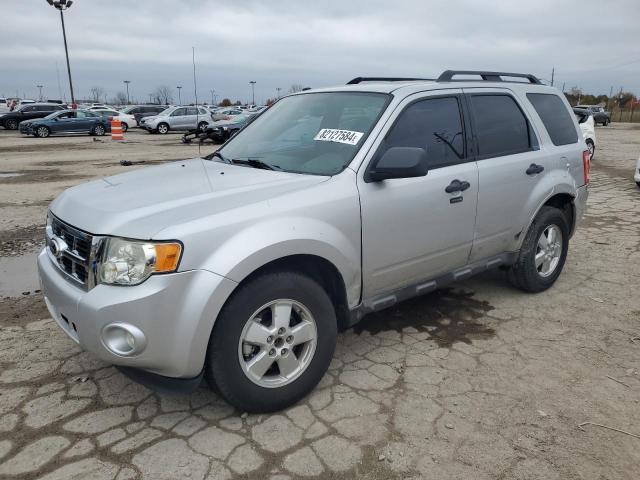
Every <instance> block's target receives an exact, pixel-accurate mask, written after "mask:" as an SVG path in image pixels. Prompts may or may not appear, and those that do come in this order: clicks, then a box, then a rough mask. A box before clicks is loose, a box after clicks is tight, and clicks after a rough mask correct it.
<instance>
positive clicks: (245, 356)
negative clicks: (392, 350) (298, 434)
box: [205, 272, 337, 413]
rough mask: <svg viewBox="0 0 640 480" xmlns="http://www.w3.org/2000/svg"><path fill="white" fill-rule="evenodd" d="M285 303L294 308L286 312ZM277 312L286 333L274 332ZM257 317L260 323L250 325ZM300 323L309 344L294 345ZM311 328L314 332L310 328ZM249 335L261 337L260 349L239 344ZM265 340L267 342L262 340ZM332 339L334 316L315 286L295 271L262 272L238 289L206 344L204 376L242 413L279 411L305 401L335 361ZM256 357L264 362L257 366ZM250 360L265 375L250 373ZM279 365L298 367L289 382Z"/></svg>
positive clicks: (324, 292) (335, 335)
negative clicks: (261, 367)
mask: <svg viewBox="0 0 640 480" xmlns="http://www.w3.org/2000/svg"><path fill="white" fill-rule="evenodd" d="M273 303H275V304H277V306H275V305H271V304H273ZM288 304H293V307H292V308H290V309H287V305H288ZM275 309H279V310H280V311H281V312H282V311H283V310H284V312H287V313H285V314H284V316H281V317H280V318H286V321H285V323H283V324H282V325H287V327H286V330H285V331H284V332H281V331H279V330H276V329H275V321H274V318H275V317H273V316H272V315H273V311H274V310H275ZM288 312H291V313H288ZM260 314H261V316H262V317H263V323H262V324H261V323H258V322H256V321H254V319H255V318H257V317H258V315H260ZM265 321H266V323H264V322H265ZM296 321H299V323H296ZM303 324H304V325H306V327H305V330H304V332H305V333H306V334H307V335H305V337H306V336H309V338H311V339H310V340H308V341H306V342H305V343H300V344H296V343H295V342H296V340H295V336H296V335H297V334H300V335H302V333H301V332H300V331H299V330H296V327H298V328H300V327H301V326H302V325H303ZM310 324H311V325H315V328H314V329H311V327H310V326H309V325H310ZM252 326H253V327H252ZM290 328H291V329H290ZM256 329H257V330H256ZM252 330H253V331H254V333H256V335H253V338H259V339H260V342H261V343H262V346H258V345H257V344H255V345H254V346H251V344H248V343H247V342H243V341H242V339H243V338H246V337H245V335H247V334H248V332H251V331H252ZM310 332H312V333H310ZM313 332H315V339H313V338H312V336H313V334H314V333H313ZM264 335H268V337H267V338H264V339H263V337H264ZM336 337H337V320H336V312H335V309H334V306H333V304H332V302H331V300H330V299H329V296H328V295H327V293H326V291H325V290H324V289H323V288H322V287H321V286H320V285H319V284H318V283H316V282H315V281H314V280H312V279H310V278H309V277H307V276H305V275H301V274H299V273H295V272H273V273H266V274H264V275H261V276H258V277H256V278H254V279H252V280H249V281H248V282H247V283H245V284H243V285H241V286H240V287H239V288H238V289H237V290H236V292H234V293H233V295H232V297H231V298H230V299H229V300H228V301H227V303H226V305H225V306H224V307H223V309H222V311H221V312H220V315H219V316H218V319H217V320H216V323H215V326H214V328H213V332H212V333H211V338H210V340H209V348H208V352H207V359H206V363H205V377H206V379H207V382H208V383H209V385H211V386H212V388H214V389H215V390H217V391H218V392H219V393H220V395H222V397H223V398H224V399H225V400H226V401H227V402H229V403H230V404H231V405H233V406H234V407H236V408H237V409H238V410H240V411H242V412H255V413H266V412H273V411H276V410H281V409H283V408H286V407H289V406H291V405H293V404H294V403H296V402H297V401H298V400H300V399H301V398H303V397H304V396H306V395H307V394H308V393H309V392H310V391H311V390H313V388H314V387H315V386H316V385H317V384H318V382H319V381H320V380H321V379H322V377H323V375H324V374H325V372H326V371H327V368H328V367H329V363H330V362H331V359H332V358H333V352H334V350H335V346H336ZM300 338H301V337H300V336H298V339H300ZM314 343H315V344H314ZM252 349H253V351H252ZM285 350H286V352H284V351H285ZM274 352H276V353H275V357H273V356H272V354H273V353H274ZM281 353H284V355H281ZM259 358H262V359H263V360H264V361H261V362H257V361H256V360H258V359H259ZM251 360H254V361H256V364H258V363H260V364H262V365H263V367H264V368H266V371H264V372H263V373H259V371H258V372H256V371H253V370H251V371H249V365H250V361H251ZM291 360H293V361H294V362H293V363H291ZM280 365H283V367H285V366H286V368H287V369H289V368H293V367H292V365H294V366H296V367H295V368H293V370H292V373H291V374H290V375H289V378H288V379H287V378H286V376H287V375H288V374H287V373H286V372H285V370H284V369H281V367H280ZM251 372H253V373H251ZM252 375H253V378H252ZM283 375H284V377H285V378H284V379H283V378H282V376H283Z"/></svg>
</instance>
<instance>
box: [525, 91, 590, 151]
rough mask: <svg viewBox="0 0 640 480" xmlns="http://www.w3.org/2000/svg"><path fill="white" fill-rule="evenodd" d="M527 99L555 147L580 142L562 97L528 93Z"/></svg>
mask: <svg viewBox="0 0 640 480" xmlns="http://www.w3.org/2000/svg"><path fill="white" fill-rule="evenodd" d="M527 98H528V99H529V101H530V102H531V104H532V105H533V108H535V109H536V112H538V115H540V119H541V120H542V123H543V124H544V128H546V129H547V132H548V133H549V137H551V141H552V142H553V144H554V145H569V144H571V143H576V142H577V141H578V133H577V132H576V128H575V126H574V125H573V121H572V120H571V114H570V113H569V111H568V110H567V107H566V106H565V105H564V102H563V101H562V100H561V99H560V97H558V96H557V95H554V94H550V93H527Z"/></svg>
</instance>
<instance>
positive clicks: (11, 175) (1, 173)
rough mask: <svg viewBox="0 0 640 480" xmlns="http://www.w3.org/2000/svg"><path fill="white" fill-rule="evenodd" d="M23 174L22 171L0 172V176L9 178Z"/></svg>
mask: <svg viewBox="0 0 640 480" xmlns="http://www.w3.org/2000/svg"><path fill="white" fill-rule="evenodd" d="M21 175H24V173H16V172H4V173H3V172H0V178H11V177H19V176H21Z"/></svg>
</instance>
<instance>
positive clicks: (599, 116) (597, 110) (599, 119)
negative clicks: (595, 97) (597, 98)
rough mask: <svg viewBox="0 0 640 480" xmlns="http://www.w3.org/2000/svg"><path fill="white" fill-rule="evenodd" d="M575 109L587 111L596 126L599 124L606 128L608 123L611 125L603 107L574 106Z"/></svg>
mask: <svg viewBox="0 0 640 480" xmlns="http://www.w3.org/2000/svg"><path fill="white" fill-rule="evenodd" d="M575 108H580V109H582V110H588V111H589V113H590V114H591V115H592V116H593V120H594V122H595V123H596V124H598V123H601V124H602V125H604V126H605V127H606V126H607V125H609V123H611V117H610V116H609V112H607V111H605V109H604V108H603V107H598V106H595V105H576V107H575Z"/></svg>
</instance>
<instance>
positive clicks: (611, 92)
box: [607, 85, 613, 111]
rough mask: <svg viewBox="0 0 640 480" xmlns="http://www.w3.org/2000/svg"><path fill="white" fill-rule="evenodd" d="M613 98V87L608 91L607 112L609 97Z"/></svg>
mask: <svg viewBox="0 0 640 480" xmlns="http://www.w3.org/2000/svg"><path fill="white" fill-rule="evenodd" d="M612 96H613V85H611V88H610V89H609V96H608V97H607V111H609V108H610V107H609V102H610V101H611V97H612Z"/></svg>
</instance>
